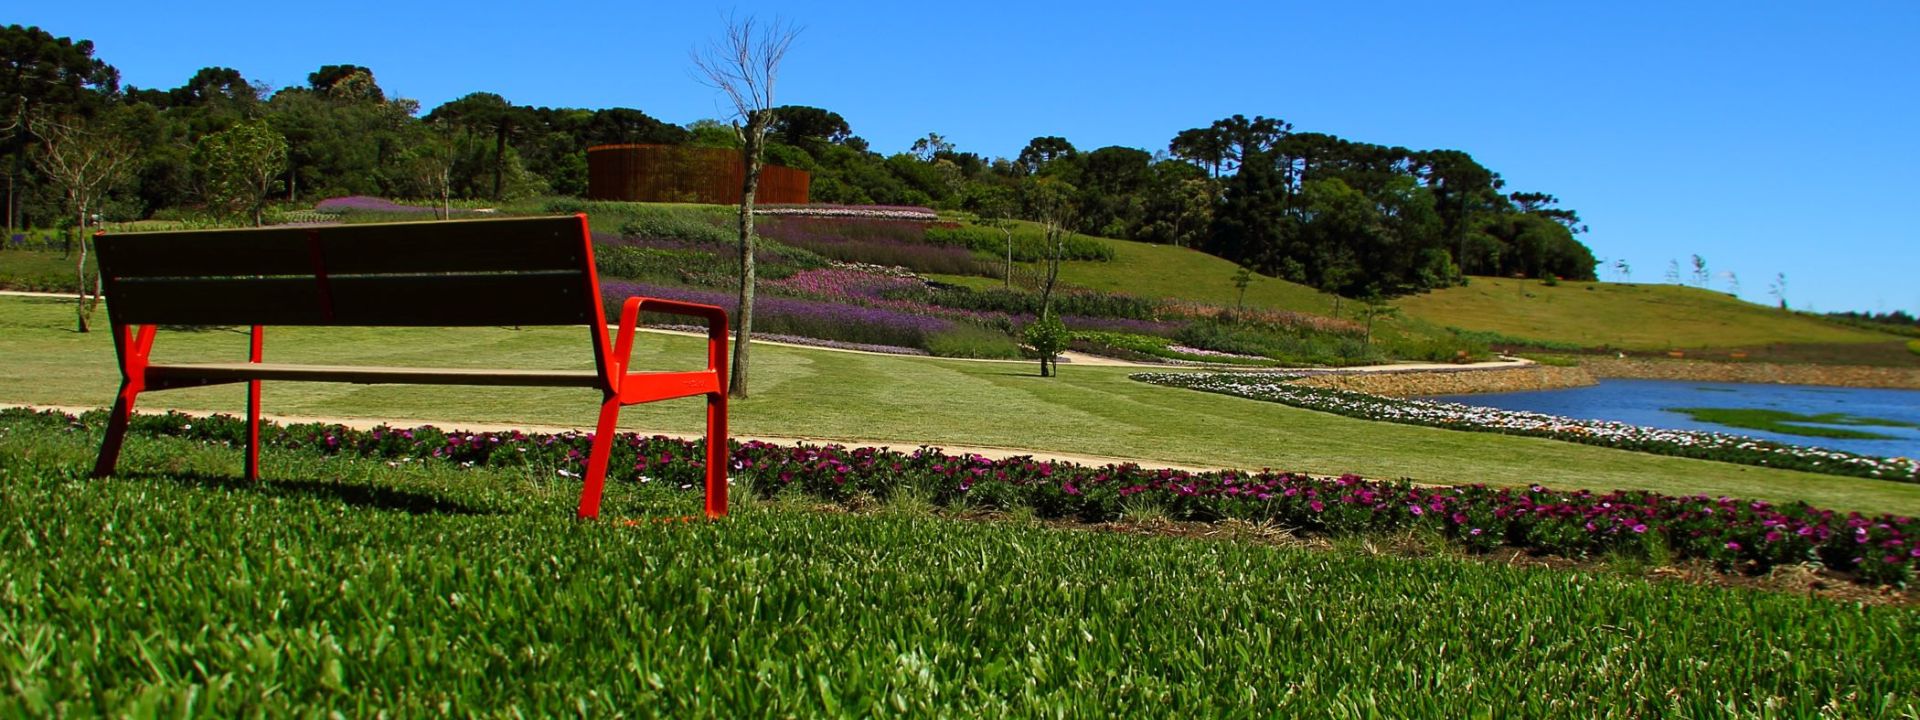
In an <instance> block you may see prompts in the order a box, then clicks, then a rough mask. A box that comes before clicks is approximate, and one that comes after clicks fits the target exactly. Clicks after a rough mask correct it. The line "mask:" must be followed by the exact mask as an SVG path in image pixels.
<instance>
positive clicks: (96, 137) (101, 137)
mask: <svg viewBox="0 0 1920 720" xmlns="http://www.w3.org/2000/svg"><path fill="white" fill-rule="evenodd" d="M32 129H33V134H34V136H35V137H37V138H39V139H40V153H39V154H38V155H36V156H34V164H36V165H38V166H39V168H40V172H41V174H42V175H44V176H45V177H46V179H47V181H48V182H50V183H52V184H53V185H54V186H55V187H57V188H59V189H60V192H61V194H62V195H64V196H65V198H66V204H67V211H68V212H71V213H73V217H74V233H76V234H77V235H78V237H76V238H75V243H74V245H75V246H76V247H78V248H79V249H80V251H79V252H77V253H75V254H74V263H73V268H74V274H75V276H76V277H77V278H78V280H79V294H78V295H77V296H76V297H75V298H74V329H75V330H77V331H79V332H86V331H87V329H88V325H89V320H90V319H91V318H92V316H93V308H94V306H95V305H98V304H99V302H100V290H99V285H98V284H97V283H94V282H89V281H88V278H87V218H88V213H89V212H90V211H91V210H93V209H94V208H95V207H96V206H97V205H98V204H99V202H100V199H101V198H102V197H104V196H106V194H107V191H108V190H111V189H113V186H114V183H117V182H119V181H120V180H121V179H122V178H124V177H125V176H126V174H127V171H128V170H129V169H131V166H132V163H131V162H129V161H130V160H131V159H132V158H133V156H134V150H135V148H134V145H133V143H132V142H130V141H128V140H127V139H126V138H124V137H121V136H120V135H119V134H118V133H116V132H114V130H113V129H112V128H111V127H108V126H107V125H106V123H105V121H100V120H82V119H78V118H75V119H69V120H47V119H41V120H35V121H34V122H33V123H32ZM88 288H92V289H93V296H92V297H91V298H89V297H88V295H87V291H88Z"/></svg>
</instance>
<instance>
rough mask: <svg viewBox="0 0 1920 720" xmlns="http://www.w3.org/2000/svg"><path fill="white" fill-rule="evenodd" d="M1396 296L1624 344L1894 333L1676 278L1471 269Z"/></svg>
mask: <svg viewBox="0 0 1920 720" xmlns="http://www.w3.org/2000/svg"><path fill="white" fill-rule="evenodd" d="M1397 304H1398V305H1399V307H1400V308H1401V310H1402V311H1403V312H1405V313H1406V314H1407V315H1409V316H1411V317H1415V318H1420V319H1423V320H1426V321H1429V322H1432V323H1434V324H1437V325H1442V326H1448V327H1457V328H1463V329H1468V330H1482V331H1491V332H1497V333H1500V334H1502V335H1508V336H1513V337H1516V338H1525V339H1527V340H1536V341H1547V342H1553V343H1570V344H1576V345H1581V346H1586V347H1598V346H1606V347H1612V348H1619V349H1624V350H1664V349H1669V348H1709V347H1712V348H1729V347H1748V346H1763V345H1770V344H1776V343H1792V344H1848V343H1859V344H1867V343H1885V342H1890V341H1893V340H1895V338H1894V337H1893V336H1890V335H1887V334H1884V333H1877V332H1871V331H1867V330H1861V329H1857V328H1851V327H1846V326H1842V325H1839V324H1836V323H1831V322H1827V321H1824V320H1821V319H1819V318H1814V317H1809V316H1806V315H1800V314H1795V313H1787V312H1782V311H1780V310H1777V309H1774V308H1770V307H1766V306H1764V305H1756V304H1754V303H1750V302H1745V301H1742V300H1739V299H1737V298H1734V297H1732V296H1730V295H1727V294H1724V293H1718V292H1713V291H1710V290H1702V289H1698V288H1690V287H1684V286H1677V285H1655V284H1648V283H1608V282H1563V283H1561V284H1559V285H1557V286H1551V287H1550V286H1547V285H1544V284H1542V283H1541V282H1540V281H1538V280H1519V279H1512V278H1491V277H1476V278H1473V279H1472V282H1471V283H1470V284H1469V285H1467V286H1465V287H1453V288H1447V289H1444V290H1437V291H1434V292H1431V293H1426V294H1423V295H1415V296H1411V297H1407V298H1403V299H1401V300H1400V301H1399V302H1398V303H1397Z"/></svg>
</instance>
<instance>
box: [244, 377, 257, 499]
mask: <svg viewBox="0 0 1920 720" xmlns="http://www.w3.org/2000/svg"><path fill="white" fill-rule="evenodd" d="M247 479H248V480H259V479H260V381H259V380H255V381H253V382H249V383H247Z"/></svg>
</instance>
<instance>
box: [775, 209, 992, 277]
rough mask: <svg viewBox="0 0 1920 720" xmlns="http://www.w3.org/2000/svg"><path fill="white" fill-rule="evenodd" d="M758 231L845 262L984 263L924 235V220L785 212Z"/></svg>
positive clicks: (965, 270)
mask: <svg viewBox="0 0 1920 720" xmlns="http://www.w3.org/2000/svg"><path fill="white" fill-rule="evenodd" d="M759 232H760V234H762V235H764V236H766V237H768V238H771V239H773V240H775V241H778V242H780V243H782V244H785V245H790V246H793V247H797V248H804V249H806V250H809V251H812V252H814V253H818V254H819V255H821V256H823V257H827V258H830V259H833V260H839V261H843V262H853V263H870V264H875V265H886V266H900V267H905V268H910V269H912V270H914V271H917V272H935V273H949V274H960V275H968V274H973V273H974V272H976V271H977V270H978V269H979V267H980V263H979V261H978V260H976V259H974V257H973V253H972V251H969V250H967V249H966V248H963V247H956V246H952V245H941V244H934V243H929V242H927V241H926V224H925V223H921V222H901V221H897V220H872V219H859V218H811V217H782V218H777V219H770V220H769V221H768V222H766V223H765V224H764V225H763V226H762V227H761V228H760V229H759Z"/></svg>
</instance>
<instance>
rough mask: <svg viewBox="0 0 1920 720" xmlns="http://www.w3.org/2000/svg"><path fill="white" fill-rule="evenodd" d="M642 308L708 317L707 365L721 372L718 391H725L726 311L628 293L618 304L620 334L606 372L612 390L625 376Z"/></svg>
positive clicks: (649, 310)
mask: <svg viewBox="0 0 1920 720" xmlns="http://www.w3.org/2000/svg"><path fill="white" fill-rule="evenodd" d="M641 312H659V313H668V314H673V315H686V316H688V317H697V318H705V319H706V321H707V369H708V370H711V371H714V372H717V373H719V374H720V392H721V393H722V394H725V393H726V380H727V378H726V372H725V370H726V367H727V311H726V310H723V309H721V308H719V307H716V306H713V305H702V304H699V303H690V302H681V301H678V300H663V299H661V298H651V297H630V298H627V299H626V301H625V302H624V303H622V304H621V305H620V334H619V335H618V336H617V338H616V339H615V341H614V346H613V358H612V362H613V367H612V368H609V371H608V373H607V377H608V378H609V379H610V380H612V382H613V384H614V390H615V391H618V390H619V388H620V385H621V384H623V382H624V381H625V379H626V374H627V366H628V359H629V358H631V357H632V356H633V333H634V331H635V330H637V329H639V327H640V313H641Z"/></svg>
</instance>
